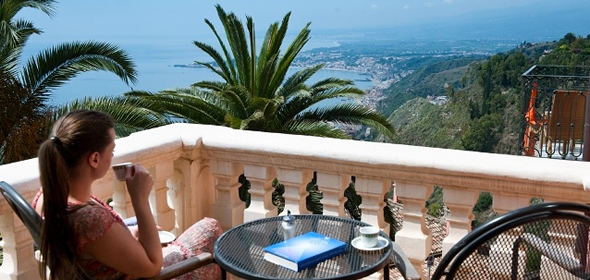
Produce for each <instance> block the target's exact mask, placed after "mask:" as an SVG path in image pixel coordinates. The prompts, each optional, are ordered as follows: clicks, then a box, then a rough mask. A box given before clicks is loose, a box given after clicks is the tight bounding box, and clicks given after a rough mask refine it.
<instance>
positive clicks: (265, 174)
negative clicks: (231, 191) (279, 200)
mask: <svg viewBox="0 0 590 280" xmlns="http://www.w3.org/2000/svg"><path fill="white" fill-rule="evenodd" d="M244 176H246V179H248V181H250V201H251V202H250V207H248V208H247V209H246V210H245V212H244V221H251V220H256V219H261V218H265V217H270V216H276V215H277V207H276V206H274V205H273V204H272V192H273V191H274V188H273V187H272V181H273V180H274V179H275V178H276V177H277V172H276V169H274V168H271V167H264V166H255V165H245V166H244Z"/></svg>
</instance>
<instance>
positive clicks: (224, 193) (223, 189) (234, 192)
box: [211, 160, 246, 231]
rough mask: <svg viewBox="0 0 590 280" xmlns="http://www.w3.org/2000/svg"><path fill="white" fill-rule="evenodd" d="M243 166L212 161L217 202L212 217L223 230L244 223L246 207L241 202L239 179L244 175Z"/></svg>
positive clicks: (213, 207) (212, 209)
mask: <svg viewBox="0 0 590 280" xmlns="http://www.w3.org/2000/svg"><path fill="white" fill-rule="evenodd" d="M242 172H243V169H242V165H241V164H239V163H233V162H229V161H219V160H213V161H211V173H212V174H213V178H215V192H216V200H215V203H214V204H213V206H212V207H211V215H212V216H213V218H215V219H216V220H217V221H218V222H219V225H220V226H221V228H222V229H223V230H224V231H226V230H228V229H230V228H232V227H233V226H235V225H239V224H241V223H243V222H244V209H245V208H246V205H245V203H244V202H243V201H241V200H240V196H239V193H238V191H239V188H240V186H241V185H240V183H239V182H238V179H239V177H240V175H241V174H242Z"/></svg>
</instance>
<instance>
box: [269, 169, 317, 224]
mask: <svg viewBox="0 0 590 280" xmlns="http://www.w3.org/2000/svg"><path fill="white" fill-rule="evenodd" d="M277 178H278V179H279V182H280V183H281V184H283V185H284V186H285V193H284V194H283V197H284V198H285V212H286V211H287V210H290V211H291V213H293V214H306V213H309V211H307V208H306V207H305V197H306V196H307V195H309V193H308V192H307V191H306V189H305V187H306V186H307V184H308V183H309V182H311V179H312V178H313V172H312V171H311V170H303V171H302V170H295V169H283V168H279V169H278V170H277Z"/></svg>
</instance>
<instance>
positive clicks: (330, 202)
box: [316, 172, 351, 217]
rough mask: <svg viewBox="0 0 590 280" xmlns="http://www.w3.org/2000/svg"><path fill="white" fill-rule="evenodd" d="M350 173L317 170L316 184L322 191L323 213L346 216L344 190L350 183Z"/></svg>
mask: <svg viewBox="0 0 590 280" xmlns="http://www.w3.org/2000/svg"><path fill="white" fill-rule="evenodd" d="M350 178H351V177H350V175H342V174H329V173H323V172H317V182H316V183H317V185H318V188H319V189H320V191H321V192H322V193H323V195H324V198H323V199H322V204H323V205H324V215H332V216H341V217H344V216H346V213H345V211H344V202H345V201H346V198H345V197H344V191H345V190H346V188H348V185H349V184H350Z"/></svg>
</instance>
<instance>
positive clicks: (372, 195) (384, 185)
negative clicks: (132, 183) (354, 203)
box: [354, 176, 391, 229]
mask: <svg viewBox="0 0 590 280" xmlns="http://www.w3.org/2000/svg"><path fill="white" fill-rule="evenodd" d="M354 187H355V189H356V193H357V194H358V195H360V196H362V197H363V203H362V204H361V206H360V208H361V210H362V211H363V215H362V221H363V222H365V223H368V224H371V225H374V226H378V227H379V228H381V229H384V228H386V227H387V226H388V224H387V223H385V219H384V218H383V208H384V207H385V201H384V200H383V198H384V197H385V193H387V191H389V188H390V187H391V180H388V179H382V178H366V177H359V176H357V177H356V181H355V184H354Z"/></svg>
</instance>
